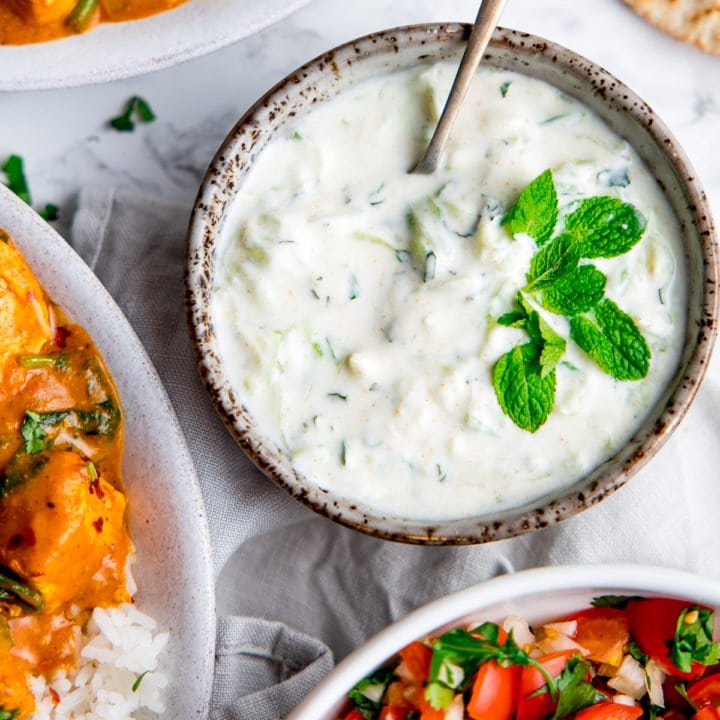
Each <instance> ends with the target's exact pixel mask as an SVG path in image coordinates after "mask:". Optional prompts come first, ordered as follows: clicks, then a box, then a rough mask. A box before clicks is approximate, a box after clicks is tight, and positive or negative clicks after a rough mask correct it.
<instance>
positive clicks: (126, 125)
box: [110, 95, 155, 132]
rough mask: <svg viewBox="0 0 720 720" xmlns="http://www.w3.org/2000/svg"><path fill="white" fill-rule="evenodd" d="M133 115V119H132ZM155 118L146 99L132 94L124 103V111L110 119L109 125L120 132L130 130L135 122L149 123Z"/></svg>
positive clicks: (133, 127)
mask: <svg viewBox="0 0 720 720" xmlns="http://www.w3.org/2000/svg"><path fill="white" fill-rule="evenodd" d="M133 117H134V118H135V120H133ZM153 120H155V113H154V112H153V111H152V108H151V107H150V105H149V104H148V102H147V100H144V99H143V98H141V97H139V96H138V95H133V97H131V98H130V99H129V100H128V101H127V103H126V104H125V111H124V112H123V113H122V114H120V115H118V116H117V117H114V118H112V120H110V125H112V127H114V128H115V129H116V130H118V131H120V132H132V131H133V130H134V129H135V122H136V121H139V122H144V123H151V122H153Z"/></svg>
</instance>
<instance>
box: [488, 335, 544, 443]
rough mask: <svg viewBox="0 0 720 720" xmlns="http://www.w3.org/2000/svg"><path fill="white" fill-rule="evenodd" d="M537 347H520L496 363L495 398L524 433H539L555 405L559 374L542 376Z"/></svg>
mask: <svg viewBox="0 0 720 720" xmlns="http://www.w3.org/2000/svg"><path fill="white" fill-rule="evenodd" d="M540 356H541V351H540V349H539V348H538V346H537V345H536V344H535V343H532V342H531V343H525V344H524V345H518V346H517V347H515V348H513V349H512V350H511V351H510V352H508V353H505V355H503V356H501V357H500V359H499V360H498V361H497V363H495V367H494V368H493V374H492V382H493V387H494V388H495V395H496V396H497V399H498V402H499V403H500V407H501V408H502V410H503V412H504V413H505V414H506V415H507V416H508V417H509V418H510V419H511V420H512V421H513V422H514V423H515V424H516V425H517V426H518V427H519V428H521V429H522V430H527V431H529V432H535V431H536V430H537V429H538V428H539V427H540V426H541V425H542V424H543V423H544V422H545V420H547V417H548V415H549V414H550V411H551V410H552V408H553V405H554V404H555V371H552V372H549V373H547V374H546V375H545V376H544V377H543V376H542V367H541V365H540Z"/></svg>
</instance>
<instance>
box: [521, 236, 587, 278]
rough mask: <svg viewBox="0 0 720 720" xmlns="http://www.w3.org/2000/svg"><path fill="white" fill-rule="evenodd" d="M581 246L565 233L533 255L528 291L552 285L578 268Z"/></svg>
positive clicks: (528, 276)
mask: <svg viewBox="0 0 720 720" xmlns="http://www.w3.org/2000/svg"><path fill="white" fill-rule="evenodd" d="M579 260H580V245H579V244H578V243H577V242H576V241H575V238H574V237H573V236H572V235H570V234H568V233H563V234H562V235H558V236H557V237H556V238H555V239H554V240H553V241H552V242H549V243H547V244H546V245H544V246H543V247H542V248H540V250H539V251H538V252H536V253H535V255H533V257H532V260H531V261H530V271H529V272H528V274H527V281H528V286H527V289H528V290H539V289H540V288H544V287H547V286H548V285H552V284H553V283H554V282H556V281H557V280H559V279H560V278H562V277H563V276H564V275H567V273H569V272H570V271H571V270H573V268H575V267H577V264H578V262H579Z"/></svg>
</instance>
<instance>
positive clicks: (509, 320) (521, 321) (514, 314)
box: [497, 310, 527, 328]
mask: <svg viewBox="0 0 720 720" xmlns="http://www.w3.org/2000/svg"><path fill="white" fill-rule="evenodd" d="M497 322H498V325H505V326H506V327H514V328H523V327H525V323H526V322H527V314H526V313H524V312H520V311H519V310H512V311H511V312H508V313H505V314H504V315H501V316H500V317H499V318H498V319H497Z"/></svg>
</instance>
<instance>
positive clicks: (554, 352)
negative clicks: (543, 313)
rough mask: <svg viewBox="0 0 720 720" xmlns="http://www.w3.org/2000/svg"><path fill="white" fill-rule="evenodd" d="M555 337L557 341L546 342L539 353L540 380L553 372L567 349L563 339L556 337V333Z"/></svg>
mask: <svg viewBox="0 0 720 720" xmlns="http://www.w3.org/2000/svg"><path fill="white" fill-rule="evenodd" d="M548 327H549V326H548ZM554 332H555V331H553V333H554ZM555 337H556V338H557V340H556V341H555V342H546V343H545V344H544V345H543V349H542V350H541V352H540V377H542V378H544V377H546V376H547V375H548V374H549V373H551V372H553V371H554V370H555V367H556V366H557V364H558V363H559V362H560V361H561V360H562V356H563V355H564V354H565V350H566V348H567V343H566V342H565V339H564V338H562V337H560V336H559V335H557V333H555Z"/></svg>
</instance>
